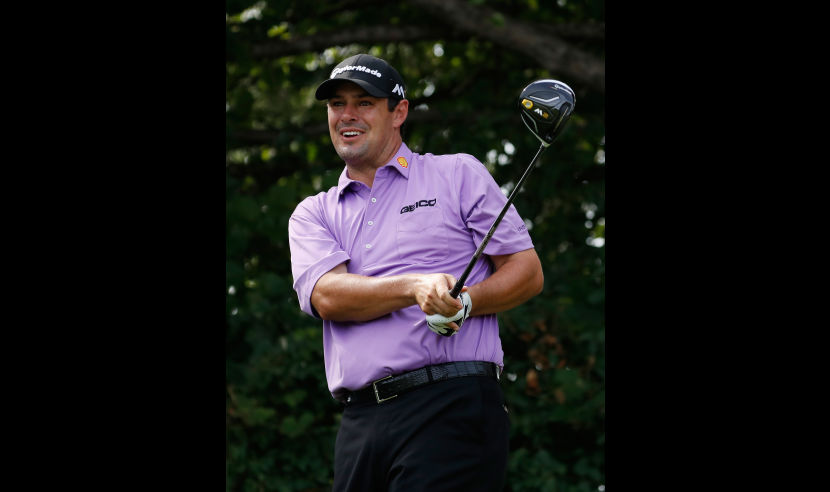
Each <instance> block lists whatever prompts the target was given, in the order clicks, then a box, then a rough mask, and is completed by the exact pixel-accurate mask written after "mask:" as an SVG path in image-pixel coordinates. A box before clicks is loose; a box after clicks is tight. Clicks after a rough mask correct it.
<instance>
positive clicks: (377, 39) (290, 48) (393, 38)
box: [251, 26, 460, 58]
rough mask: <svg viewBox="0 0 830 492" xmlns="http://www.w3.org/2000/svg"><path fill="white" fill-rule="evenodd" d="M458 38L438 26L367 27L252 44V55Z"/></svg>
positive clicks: (272, 54)
mask: <svg viewBox="0 0 830 492" xmlns="http://www.w3.org/2000/svg"><path fill="white" fill-rule="evenodd" d="M448 35H449V36H450V37H452V38H460V33H455V35H453V33H448V32H447V30H446V29H444V28H442V27H441V26H429V27H423V26H367V27H356V28H354V29H348V30H342V31H337V32H325V33H320V34H314V35H311V36H298V37H296V38H292V39H289V40H285V41H283V40H275V41H269V42H267V43H261V44H257V45H254V46H253V48H252V50H251V54H252V55H253V56H254V57H255V58H264V57H268V58H271V57H280V56H286V55H293V54H297V53H305V52H309V51H322V50H324V49H326V48H331V47H332V46H343V45H347V44H352V43H360V44H373V43H381V42H383V43H390V42H402V41H421V40H425V39H447V38H448Z"/></svg>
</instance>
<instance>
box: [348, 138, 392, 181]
mask: <svg viewBox="0 0 830 492" xmlns="http://www.w3.org/2000/svg"><path fill="white" fill-rule="evenodd" d="M402 144H403V140H401V138H400V137H398V138H396V139H394V140H392V141H391V143H390V145H389V146H388V148H389V150H388V151H386V152H385V153H384V154H383V156H382V157H381V158H379V159H378V160H377V161H375V162H371V163H365V164H364V163H362V162H346V175H347V176H348V177H349V179H353V180H355V181H360V182H361V183H363V184H365V185H366V186H368V187H369V188H371V187H372V184H374V182H375V173H376V172H377V170H378V169H380V168H382V167H383V166H385V165H386V163H387V162H389V161H390V160H391V159H392V157H394V156H395V154H396V153H397V152H398V149H400V148H401V145H402Z"/></svg>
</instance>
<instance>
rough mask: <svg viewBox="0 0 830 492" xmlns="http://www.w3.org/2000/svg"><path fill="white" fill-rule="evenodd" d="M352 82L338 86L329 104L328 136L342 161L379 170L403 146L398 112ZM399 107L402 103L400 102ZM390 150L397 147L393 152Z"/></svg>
mask: <svg viewBox="0 0 830 492" xmlns="http://www.w3.org/2000/svg"><path fill="white" fill-rule="evenodd" d="M386 101H387V100H386V99H385V98H378V97H373V96H370V95H369V94H368V93H367V92H366V91H365V90H363V88H361V87H360V86H359V85H357V84H355V83H352V82H343V83H341V84H339V85H338V86H337V88H336V89H335V91H334V95H333V96H332V97H331V98H330V99H329V102H328V117H329V134H330V135H331V141H332V144H334V149H335V151H337V154H338V155H339V156H340V158H341V159H343V160H344V161H346V163H347V164H351V165H364V166H365V165H369V166H372V167H379V166H382V165H383V164H385V163H386V160H388V156H387V154H389V153H390V152H394V151H395V150H397V148H398V146H399V145H400V134H399V133H398V130H397V129H396V127H399V126H400V125H401V123H402V122H403V121H402V120H401V121H400V122H398V119H399V116H398V117H396V115H398V114H399V111H389V109H388V108H387V102H386ZM399 104H400V103H399ZM390 147H394V148H392V149H391V150H390Z"/></svg>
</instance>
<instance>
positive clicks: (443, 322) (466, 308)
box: [427, 292, 473, 337]
mask: <svg viewBox="0 0 830 492" xmlns="http://www.w3.org/2000/svg"><path fill="white" fill-rule="evenodd" d="M458 298H459V299H461V304H462V308H461V309H460V310H459V311H458V312H457V313H455V314H454V315H452V316H450V317H449V318H447V317H445V316H441V315H440V314H429V315H427V326H429V329H430V330H432V331H434V332H435V333H437V334H439V335H442V336H445V337H451V336H453V335H455V334H456V333H458V332H457V331H455V330H453V329H452V328H450V327H449V325H448V323H452V322H453V321H455V323H456V324H457V325H458V329H459V330H460V329H461V325H462V324H463V323H464V320H466V319H467V318H469V317H470V311H472V310H473V301H472V300H470V294H467V293H466V292H462V293H461V295H459V296H458Z"/></svg>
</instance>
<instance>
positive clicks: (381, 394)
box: [288, 54, 543, 492]
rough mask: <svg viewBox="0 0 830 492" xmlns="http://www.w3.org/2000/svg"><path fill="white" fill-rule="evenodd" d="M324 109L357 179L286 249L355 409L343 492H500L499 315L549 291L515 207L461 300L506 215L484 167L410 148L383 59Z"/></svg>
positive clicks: (295, 219)
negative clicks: (454, 292)
mask: <svg viewBox="0 0 830 492" xmlns="http://www.w3.org/2000/svg"><path fill="white" fill-rule="evenodd" d="M316 98H317V99H318V100H325V101H327V110H328V125H329V134H330V136H331V141H332V144H333V145H334V149H335V151H336V152H337V154H338V155H339V156H340V158H341V159H343V161H344V162H345V168H344V169H343V172H342V173H341V174H340V178H339V181H338V184H337V186H334V187H332V188H331V189H330V190H328V191H325V192H321V193H319V194H317V195H314V196H310V197H307V198H306V199H304V200H303V201H302V202H301V203H300V204H299V205H298V206H297V207H296V209H295V211H294V213H293V214H292V215H291V218H290V220H289V224H288V234H289V242H290V247H291V267H292V273H293V277H294V289H295V290H296V291H297V296H298V298H299V303H300V308H301V309H302V310H303V311H304V312H306V313H307V314H309V315H311V316H313V317H315V318H318V319H321V320H322V321H323V353H324V357H325V369H326V378H327V380H328V387H329V391H330V392H331V395H332V396H333V397H334V398H335V399H337V400H339V401H340V402H342V403H343V404H344V410H343V415H342V421H341V424H340V428H339V430H338V434H337V439H336V441H335V460H334V487H333V490H334V491H355V492H358V491H359V492H365V491H401V492H402V491H407V492H411V491H429V492H438V491H487V490H493V491H497V490H501V489H502V485H503V482H504V477H505V471H506V465H507V452H508V434H509V425H510V424H509V420H508V410H507V406H506V405H505V402H504V397H503V394H502V391H501V388H500V386H499V376H500V374H501V371H502V369H503V364H504V363H503V355H504V352H503V351H502V346H501V340H500V338H499V326H498V321H497V319H496V313H499V312H502V311H505V310H508V309H511V308H513V307H515V306H518V305H519V304H521V303H523V302H525V301H527V300H528V299H530V298H531V297H533V296H535V295H537V294H538V293H539V292H541V290H542V285H543V276H542V268H541V264H540V262H539V258H538V256H537V255H536V251H535V250H534V249H533V243H532V241H531V238H530V235H529V234H528V231H527V228H526V226H525V223H524V221H523V220H522V218H521V217H520V216H519V214H518V213H517V211H516V209H515V207H513V206H512V205H511V206H510V208H509V209H508V211H507V214H506V215H505V217H504V219H503V221H502V223H501V224H500V225H499V227H498V228H497V230H496V232H495V234H494V235H493V237H492V238H491V240H490V242H489V243H488V245H487V247H486V248H485V250H484V255H483V256H482V258H481V259H480V260H479V261H478V263H477V264H476V266H475V267H474V268H473V270H472V272H471V273H470V276H469V277H468V279H467V282H466V284H467V285H465V286H464V288H463V290H462V293H461V295H460V296H459V297H458V298H453V297H452V296H450V290H451V289H452V287H453V285H454V284H455V282H456V278H455V277H454V275H455V274H460V272H462V271H463V270H464V268H465V267H466V266H467V263H468V262H469V260H470V258H471V256H472V255H473V253H474V252H475V250H476V248H477V246H478V244H479V243H480V242H481V240H482V238H484V236H485V235H486V234H487V232H488V230H489V229H490V226H491V225H492V224H493V222H494V221H495V220H496V218H497V216H498V215H499V212H500V211H501V209H502V207H503V206H504V205H505V204H506V202H507V199H506V197H505V196H504V194H503V193H502V192H501V190H500V189H499V186H498V185H497V184H496V182H495V181H494V180H493V178H492V177H491V176H490V174H489V173H488V171H487V169H486V167H485V166H484V165H483V164H482V163H481V162H479V161H478V160H476V159H475V158H474V157H472V156H471V155H467V154H451V155H432V154H428V153H426V154H418V153H414V152H412V150H410V149H409V147H407V145H406V144H405V143H404V142H403V140H402V136H401V126H402V125H403V124H404V121H405V120H406V117H407V114H408V111H409V101H408V100H407V99H406V85H405V84H404V81H403V79H402V78H401V76H400V74H399V73H398V71H397V70H395V69H394V68H393V67H391V66H390V65H389V64H387V63H386V62H385V61H384V60H381V59H379V58H376V57H373V56H370V55H367V54H360V55H355V56H352V57H350V58H348V59H346V60H344V61H343V62H342V63H340V64H339V65H337V66H336V67H335V69H334V70H333V71H332V72H331V75H330V78H329V79H328V80H326V81H324V82H323V83H322V84H320V86H319V87H318V88H317V92H316ZM451 333H454V334H453V335H452V336H443V335H442V334H447V335H449V334H451Z"/></svg>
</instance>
